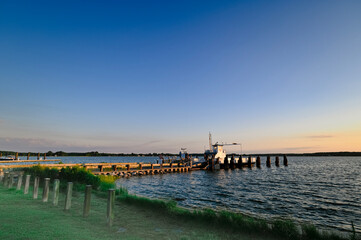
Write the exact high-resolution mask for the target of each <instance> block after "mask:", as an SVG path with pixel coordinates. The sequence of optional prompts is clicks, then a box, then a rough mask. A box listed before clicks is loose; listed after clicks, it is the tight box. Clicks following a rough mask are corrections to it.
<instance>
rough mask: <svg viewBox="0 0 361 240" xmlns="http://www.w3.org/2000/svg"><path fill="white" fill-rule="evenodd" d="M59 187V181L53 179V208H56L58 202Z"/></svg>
mask: <svg viewBox="0 0 361 240" xmlns="http://www.w3.org/2000/svg"><path fill="white" fill-rule="evenodd" d="M59 185H60V180H59V179H55V180H54V191H53V205H54V206H58V201H59Z"/></svg>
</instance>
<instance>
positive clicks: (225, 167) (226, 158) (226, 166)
mask: <svg viewBox="0 0 361 240" xmlns="http://www.w3.org/2000/svg"><path fill="white" fill-rule="evenodd" d="M223 165H224V169H225V170H228V168H229V165H228V156H227V155H226V157H225V158H224V163H223Z"/></svg>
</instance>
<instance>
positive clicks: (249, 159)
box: [248, 156, 252, 168]
mask: <svg viewBox="0 0 361 240" xmlns="http://www.w3.org/2000/svg"><path fill="white" fill-rule="evenodd" d="M248 167H249V168H252V157H251V156H249V157H248Z"/></svg>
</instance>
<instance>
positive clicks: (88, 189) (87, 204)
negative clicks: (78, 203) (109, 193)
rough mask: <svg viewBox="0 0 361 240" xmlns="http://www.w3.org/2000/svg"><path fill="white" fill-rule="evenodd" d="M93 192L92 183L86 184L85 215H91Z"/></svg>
mask: <svg viewBox="0 0 361 240" xmlns="http://www.w3.org/2000/svg"><path fill="white" fill-rule="evenodd" d="M91 194H92V185H86V187H85V196H84V208H83V217H87V216H89V212H90V198H91Z"/></svg>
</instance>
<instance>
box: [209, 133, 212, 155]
mask: <svg viewBox="0 0 361 240" xmlns="http://www.w3.org/2000/svg"><path fill="white" fill-rule="evenodd" d="M209 150H210V151H211V152H212V134H211V132H209Z"/></svg>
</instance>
